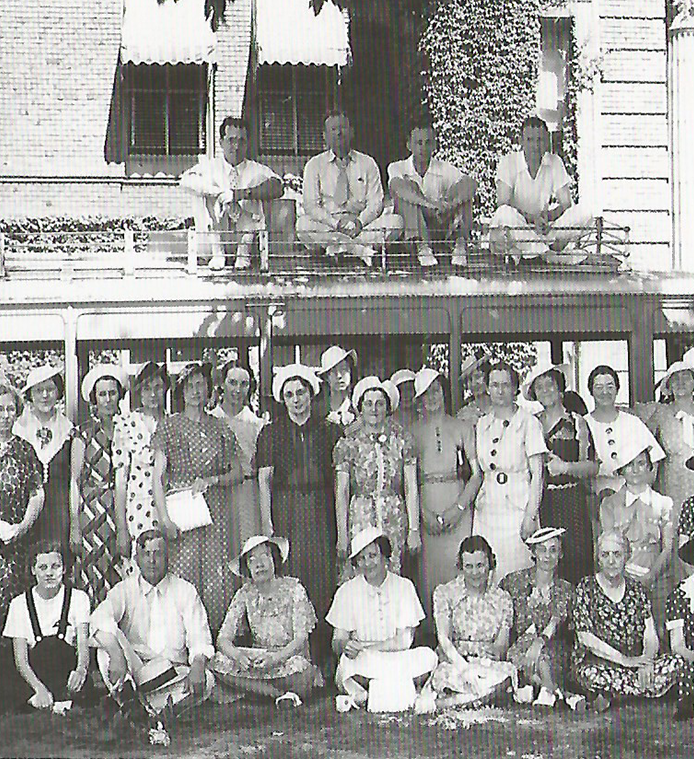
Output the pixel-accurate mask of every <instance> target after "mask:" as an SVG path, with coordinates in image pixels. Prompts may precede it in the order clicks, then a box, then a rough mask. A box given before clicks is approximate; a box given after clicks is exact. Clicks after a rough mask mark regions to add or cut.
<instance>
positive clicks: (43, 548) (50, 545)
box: [27, 539, 67, 577]
mask: <svg viewBox="0 0 694 759" xmlns="http://www.w3.org/2000/svg"><path fill="white" fill-rule="evenodd" d="M44 553H57V554H58V555H59V556H60V559H61V561H62V562H63V573H65V571H66V570H67V552H66V551H65V546H64V545H63V544H62V543H61V542H60V541H59V540H48V539H45V540H37V541H36V542H35V543H32V544H31V545H30V546H29V551H28V552H27V574H28V576H29V577H31V572H32V570H33V568H34V565H35V564H36V559H37V558H38V557H39V556H40V555H41V554H44Z"/></svg>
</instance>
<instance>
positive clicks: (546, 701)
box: [533, 688, 557, 709]
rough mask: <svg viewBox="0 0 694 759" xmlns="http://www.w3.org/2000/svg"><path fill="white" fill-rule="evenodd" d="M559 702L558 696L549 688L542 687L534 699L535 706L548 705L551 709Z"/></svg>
mask: <svg viewBox="0 0 694 759" xmlns="http://www.w3.org/2000/svg"><path fill="white" fill-rule="evenodd" d="M556 703H557V697H556V696H555V694H554V693H552V691H550V690H547V688H540V692H539V693H538V694H537V698H536V699H535V700H534V701H533V706H547V707H549V708H550V709H552V708H553V707H554V705H555V704H556Z"/></svg>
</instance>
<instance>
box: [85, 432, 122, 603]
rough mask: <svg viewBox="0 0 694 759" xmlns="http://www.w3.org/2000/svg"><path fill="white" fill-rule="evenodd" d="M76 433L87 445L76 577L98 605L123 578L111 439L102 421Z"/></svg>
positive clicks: (92, 600)
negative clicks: (117, 536) (117, 528)
mask: <svg viewBox="0 0 694 759" xmlns="http://www.w3.org/2000/svg"><path fill="white" fill-rule="evenodd" d="M75 434H76V437H77V438H78V439H79V440H81V441H82V443H83V444H84V459H83V462H82V470H81V471H80V473H79V475H78V480H77V482H78V486H79V493H80V527H81V531H82V551H81V555H80V557H79V558H78V560H77V562H76V577H77V578H78V582H79V583H80V584H81V585H82V586H83V587H84V589H85V590H86V591H87V593H88V595H89V598H90V599H91V602H92V605H93V606H95V605H96V604H99V603H101V601H103V600H104V598H106V593H108V591H109V590H110V589H111V588H112V587H113V586H114V585H115V584H116V583H118V582H120V580H121V579H122V577H121V574H120V572H119V567H118V564H119V559H118V556H117V553H116V550H117V541H116V509H115V503H114V498H113V486H114V482H115V478H114V471H115V470H114V468H113V459H112V457H111V439H110V438H109V437H108V435H107V434H106V432H105V430H104V428H103V426H102V423H101V422H100V421H98V420H93V421H91V422H87V423H86V424H83V425H82V426H81V427H79V428H78V429H77V431H76V433H75Z"/></svg>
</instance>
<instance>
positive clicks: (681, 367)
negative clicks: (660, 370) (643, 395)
mask: <svg viewBox="0 0 694 759" xmlns="http://www.w3.org/2000/svg"><path fill="white" fill-rule="evenodd" d="M678 372H691V374H692V376H693V377H694V364H692V363H691V362H690V361H675V363H674V364H670V366H668V368H667V371H666V372H665V375H664V376H663V377H661V378H660V379H659V380H658V381H657V382H656V383H655V386H656V388H658V387H660V385H667V382H668V380H669V379H670V377H672V375H673V374H677V373H678Z"/></svg>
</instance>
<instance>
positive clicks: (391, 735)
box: [0, 696, 694, 759]
mask: <svg viewBox="0 0 694 759" xmlns="http://www.w3.org/2000/svg"><path fill="white" fill-rule="evenodd" d="M673 709H674V704H673V703H672V702H670V703H662V702H661V703H657V704H652V703H644V702H640V703H631V704H623V705H621V706H618V707H614V708H613V709H612V710H611V711H609V712H607V713H606V714H602V715H595V714H591V713H587V714H582V715H576V714H572V713H571V712H564V711H557V712H543V713H538V712H537V711H536V710H532V709H531V708H530V707H518V706H509V707H508V708H505V709H481V710H479V711H467V712H465V711H457V712H449V713H445V714H443V715H436V716H431V717H416V716H414V715H405V716H401V715H397V716H396V715H383V716H380V715H373V714H366V713H364V712H363V711H361V712H349V713H348V714H337V713H336V712H335V710H334V707H333V702H332V699H331V698H329V697H328V696H321V697H320V698H318V699H316V700H314V701H313V702H311V703H310V704H308V705H306V706H304V707H302V708H301V709H298V710H282V711H280V710H277V709H276V708H275V707H274V705H263V704H259V703H257V702H249V701H241V702H237V703H235V704H231V705H225V706H221V705H217V704H211V703H208V704H205V705H204V706H203V707H201V708H200V709H199V710H198V712H197V713H196V714H195V715H193V714H191V715H189V716H188V717H186V718H184V719H182V720H180V721H179V722H178V723H177V724H176V726H175V728H174V730H172V733H171V746H170V747H168V748H162V747H152V746H149V744H147V743H146V740H143V739H142V737H141V736H139V735H135V734H134V733H133V732H132V731H131V730H130V729H129V728H128V727H127V725H125V724H124V723H122V722H119V723H117V724H115V723H113V722H112V721H111V720H109V719H108V718H106V717H105V715H104V714H103V713H102V712H101V711H100V710H99V709H96V708H95V709H90V710H88V711H86V712H82V713H80V714H78V713H73V714H69V715H68V716H66V717H58V716H55V715H52V714H46V713H40V714H38V713H34V714H21V715H19V714H18V715H7V716H3V717H0V755H2V756H6V757H76V758H80V759H82V758H87V757H89V758H90V759H91V757H107V758H108V759H117V758H120V757H132V758H133V759H136V758H139V757H153V756H162V757H182V758H183V757H191V759H192V757H195V758H196V759H212V758H213V757H214V758H217V757H219V758H220V759H221V758H222V757H224V758H226V757H231V758H233V759H237V757H238V758H245V757H258V759H321V758H322V757H331V758H334V759H363V758H365V757H369V758H371V757H374V758H379V759H380V758H383V759H393V758H394V757H417V759H449V757H455V756H465V757H481V758H484V759H506V758H507V759H555V758H556V759H559V757H562V758H563V757H566V758H567V759H612V758H614V759H617V758H619V759H641V758H642V757H658V758H659V759H665V758H666V757H667V759H671V758H673V759H674V758H675V757H677V758H681V759H691V757H694V722H688V723H684V724H676V723H674V722H673V721H672V713H673Z"/></svg>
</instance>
